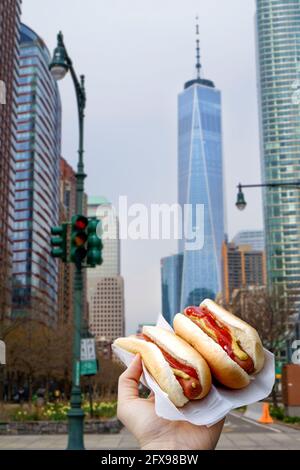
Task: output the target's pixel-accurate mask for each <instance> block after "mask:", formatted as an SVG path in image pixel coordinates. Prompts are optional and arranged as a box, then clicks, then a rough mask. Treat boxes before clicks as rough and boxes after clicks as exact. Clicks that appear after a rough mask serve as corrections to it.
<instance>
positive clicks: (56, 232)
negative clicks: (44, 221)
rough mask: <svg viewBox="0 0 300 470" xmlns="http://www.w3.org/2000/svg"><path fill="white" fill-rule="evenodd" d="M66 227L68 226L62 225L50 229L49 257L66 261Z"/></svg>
mask: <svg viewBox="0 0 300 470" xmlns="http://www.w3.org/2000/svg"><path fill="white" fill-rule="evenodd" d="M67 227H68V224H62V225H60V226H58V227H52V228H51V235H53V236H52V237H51V239H50V242H51V247H52V249H51V256H53V258H60V259H61V260H62V261H64V262H66V261H67Z"/></svg>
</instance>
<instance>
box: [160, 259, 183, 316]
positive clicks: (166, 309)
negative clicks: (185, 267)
mask: <svg viewBox="0 0 300 470" xmlns="http://www.w3.org/2000/svg"><path fill="white" fill-rule="evenodd" d="M182 263H183V255H182V254H175V255H172V256H166V257H165V258H162V259H161V262H160V267H161V292H162V314H163V316H164V317H165V319H166V320H167V322H168V323H170V324H172V321H173V318H174V316H175V315H176V313H178V312H180V311H181V310H180V294H181V281H182Z"/></svg>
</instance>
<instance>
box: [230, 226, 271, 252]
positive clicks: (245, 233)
mask: <svg viewBox="0 0 300 470" xmlns="http://www.w3.org/2000/svg"><path fill="white" fill-rule="evenodd" d="M232 241H233V243H234V244H235V245H250V246H251V248H252V250H257V251H264V250H265V235H264V231H263V230H241V231H240V232H238V233H237V234H236V235H235V237H234V238H233V239H232Z"/></svg>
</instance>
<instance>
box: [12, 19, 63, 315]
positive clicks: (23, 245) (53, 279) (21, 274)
mask: <svg viewBox="0 0 300 470" xmlns="http://www.w3.org/2000/svg"><path fill="white" fill-rule="evenodd" d="M20 41H21V42H20V57H19V77H18V93H17V106H18V107H17V119H18V122H17V144H16V187H15V202H14V243H13V314H14V315H15V316H21V315H22V316H24V315H31V316H33V317H36V316H37V315H39V316H40V317H42V320H43V321H47V322H48V323H52V322H55V321H56V319H57V297H58V292H57V291H58V286H57V277H58V266H57V261H56V260H54V259H53V258H52V257H51V255H50V243H49V239H50V229H51V227H52V226H55V225H57V224H58V221H59V181H60V167H59V165H60V146H61V103H60V96H59V92H58V87H57V84H56V82H55V81H54V80H53V78H52V76H51V74H50V72H49V70H48V63H49V61H50V55H49V52H48V49H47V48H46V46H45V43H44V42H43V40H42V39H41V38H40V37H39V36H38V35H37V34H36V33H35V32H34V31H32V30H31V29H30V28H28V27H27V26H25V25H21V39H20Z"/></svg>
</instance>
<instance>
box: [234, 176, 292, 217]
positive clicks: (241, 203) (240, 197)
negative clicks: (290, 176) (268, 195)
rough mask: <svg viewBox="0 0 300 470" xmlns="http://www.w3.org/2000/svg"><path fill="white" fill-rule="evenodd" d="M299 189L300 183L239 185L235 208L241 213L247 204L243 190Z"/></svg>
mask: <svg viewBox="0 0 300 470" xmlns="http://www.w3.org/2000/svg"><path fill="white" fill-rule="evenodd" d="M286 186H290V187H298V188H299V187H300V181H289V182H287V183H261V184H241V183H239V184H238V185H237V188H238V193H237V200H236V203H235V205H236V207H237V208H238V209H239V210H240V211H242V210H244V209H245V208H246V206H247V202H246V200H245V196H244V193H243V188H278V187H286Z"/></svg>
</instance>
